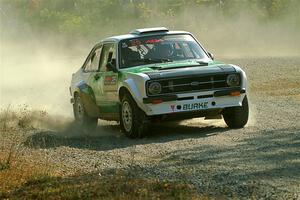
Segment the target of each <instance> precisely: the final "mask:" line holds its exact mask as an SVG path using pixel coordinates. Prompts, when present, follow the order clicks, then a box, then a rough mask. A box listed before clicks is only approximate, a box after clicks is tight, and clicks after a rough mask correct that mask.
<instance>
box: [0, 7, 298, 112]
mask: <svg viewBox="0 0 300 200" xmlns="http://www.w3.org/2000/svg"><path fill="white" fill-rule="evenodd" d="M0 5H1V4H0ZM154 10H155V9H154ZM154 10H153V11H152V15H151V16H152V17H150V18H149V20H148V21H146V22H142V23H140V24H139V27H136V25H135V24H134V23H132V22H130V21H128V23H127V24H123V26H122V27H119V28H115V27H114V28H113V27H111V26H107V27H99V34H98V35H99V37H98V38H94V37H93V38H85V37H83V38H77V39H76V40H73V42H72V43H66V42H65V40H68V37H69V36H68V35H67V36H66V35H63V34H60V33H56V34H53V33H49V34H47V33H44V32H43V33H40V32H36V31H33V29H32V28H31V25H30V24H28V23H27V22H25V21H23V20H22V19H14V20H12V21H11V22H10V24H9V27H10V28H9V30H5V29H1V40H0V44H1V45H0V52H1V54H0V65H1V68H0V70H1V71H0V73H1V75H0V76H1V80H0V91H1V93H0V101H1V109H3V108H6V107H7V106H8V105H12V107H13V106H16V105H18V106H19V105H28V106H29V107H30V108H32V109H34V110H45V111H47V112H48V113H49V114H53V115H55V116H64V117H69V118H71V117H72V107H71V104H70V102H69V100H70V94H69V89H68V88H69V85H70V80H71V74H72V73H73V72H75V71H76V70H77V69H79V67H80V66H81V65H82V63H83V61H84V59H85V57H86V56H87V54H88V52H89V50H90V49H91V47H92V46H93V44H95V42H96V41H99V40H100V39H101V38H103V37H104V36H108V35H115V34H120V30H127V32H129V31H130V30H131V29H133V28H140V27H153V26H166V27H169V28H170V29H172V30H174V29H175V30H187V31H190V32H192V33H194V35H195V36H196V37H197V38H198V39H199V40H200V42H201V43H202V44H203V45H204V47H205V48H206V49H208V50H209V51H210V52H212V53H213V54H215V57H216V59H218V58H227V57H229V58H236V57H238V58H243V57H246V58H249V57H256V56H257V57H263V56H273V57H275V56H299V55H300V47H299V44H300V38H299V32H300V31H299V29H300V28H299V26H298V24H299V23H298V22H299V14H297V15H295V14H291V15H288V14H287V15H285V16H284V17H282V18H276V19H274V20H273V21H269V22H264V23H262V22H261V21H260V20H259V16H256V15H252V13H250V12H249V11H248V10H247V9H244V8H239V9H237V10H236V13H234V14H233V15H231V16H227V17H226V16H224V15H221V14H220V12H219V11H216V10H215V8H211V7H204V8H195V7H192V6H187V7H186V8H184V9H183V10H182V11H181V12H180V13H174V14H173V15H172V14H171V15H169V16H160V19H159V20H157V18H156V16H158V15H156V14H155V11H154ZM10 11H11V12H13V10H10ZM1 17H2V18H3V15H1ZM1 23H4V22H3V20H1ZM5 23H7V22H5ZM6 26H7V25H6ZM1 27H2V24H1ZM101 29H105V30H106V32H105V34H103V33H101ZM122 32H123V31H122ZM123 33H124V34H125V33H126V32H123ZM70 37H71V35H70Z"/></svg>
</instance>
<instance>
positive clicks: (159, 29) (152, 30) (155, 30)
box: [130, 27, 169, 35]
mask: <svg viewBox="0 0 300 200" xmlns="http://www.w3.org/2000/svg"><path fill="white" fill-rule="evenodd" d="M168 31H169V29H167V28H165V27H155V28H142V29H135V30H132V31H130V34H134V35H142V34H148V33H149V34H151V33H160V32H162V33H163V32H168Z"/></svg>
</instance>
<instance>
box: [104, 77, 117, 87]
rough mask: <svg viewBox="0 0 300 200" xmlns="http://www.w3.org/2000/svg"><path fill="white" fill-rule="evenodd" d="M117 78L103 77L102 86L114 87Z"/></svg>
mask: <svg viewBox="0 0 300 200" xmlns="http://www.w3.org/2000/svg"><path fill="white" fill-rule="evenodd" d="M116 84H117V76H105V79H104V85H116Z"/></svg>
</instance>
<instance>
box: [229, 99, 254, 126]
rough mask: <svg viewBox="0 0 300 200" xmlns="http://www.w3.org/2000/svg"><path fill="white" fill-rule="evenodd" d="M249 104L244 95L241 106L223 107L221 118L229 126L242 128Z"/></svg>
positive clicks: (247, 114) (245, 120)
mask: <svg viewBox="0 0 300 200" xmlns="http://www.w3.org/2000/svg"><path fill="white" fill-rule="evenodd" d="M248 117H249V106H248V99H247V96H245V97H244V100H243V102H242V106H239V107H231V108H225V109H224V112H223V118H224V121H225V123H226V124H227V126H228V127H229V128H242V127H244V126H245V125H246V124H247V122H248Z"/></svg>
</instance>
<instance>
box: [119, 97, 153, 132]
mask: <svg viewBox="0 0 300 200" xmlns="http://www.w3.org/2000/svg"><path fill="white" fill-rule="evenodd" d="M146 119H147V116H146V114H145V113H144V112H143V111H142V110H141V109H140V108H139V107H138V106H137V104H136V102H135V101H134V100H133V98H132V97H131V95H130V94H128V93H126V94H124V96H123V97H122V104H121V109H120V125H121V129H122V131H123V132H124V133H125V135H126V136H127V137H130V138H142V137H144V136H145V134H146V132H147V130H148V125H147V122H146Z"/></svg>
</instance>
